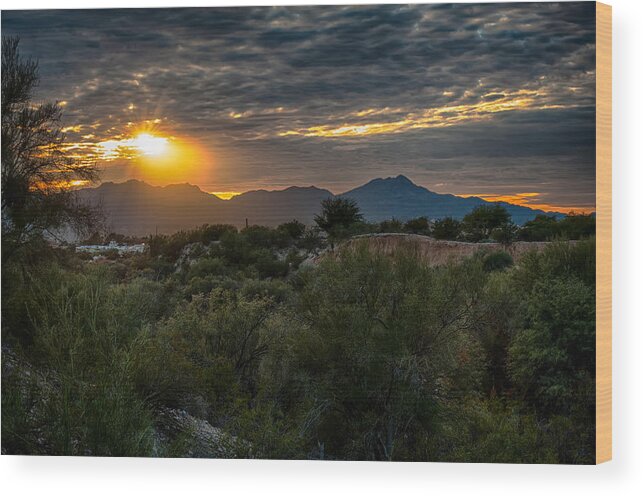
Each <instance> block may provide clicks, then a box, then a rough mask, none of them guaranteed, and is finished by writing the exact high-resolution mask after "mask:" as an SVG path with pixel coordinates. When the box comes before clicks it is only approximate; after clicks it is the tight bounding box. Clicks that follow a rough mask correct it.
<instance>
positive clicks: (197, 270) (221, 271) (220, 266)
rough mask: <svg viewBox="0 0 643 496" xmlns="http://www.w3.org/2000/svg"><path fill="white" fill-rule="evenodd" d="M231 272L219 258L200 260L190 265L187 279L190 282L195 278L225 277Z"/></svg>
mask: <svg viewBox="0 0 643 496" xmlns="http://www.w3.org/2000/svg"><path fill="white" fill-rule="evenodd" d="M230 272H231V271H230V268H229V266H228V265H227V264H226V262H225V260H223V259H221V258H218V257H207V258H199V259H197V260H196V262H195V263H194V264H192V265H190V268H189V269H188V272H187V276H186V277H187V280H188V281H189V280H191V279H192V278H194V277H207V276H225V275H228V274H229V273H230Z"/></svg>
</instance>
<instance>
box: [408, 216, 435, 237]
mask: <svg viewBox="0 0 643 496" xmlns="http://www.w3.org/2000/svg"><path fill="white" fill-rule="evenodd" d="M404 231H405V232H408V233H413V234H424V235H428V234H429V233H430V231H431V229H430V225H429V219H427V218H426V217H417V218H415V219H410V220H408V221H406V222H405V223H404Z"/></svg>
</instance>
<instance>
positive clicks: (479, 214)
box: [462, 205, 511, 242]
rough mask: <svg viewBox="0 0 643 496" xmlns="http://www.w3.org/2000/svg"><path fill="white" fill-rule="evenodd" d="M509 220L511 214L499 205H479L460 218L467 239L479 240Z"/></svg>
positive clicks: (487, 237)
mask: <svg viewBox="0 0 643 496" xmlns="http://www.w3.org/2000/svg"><path fill="white" fill-rule="evenodd" d="M510 222H511V215H509V212H507V209H506V208H505V207H503V206H501V205H493V206H492V205H481V206H479V207H476V208H474V209H473V210H472V211H471V212H470V213H468V214H467V215H465V216H464V218H463V219H462V230H463V231H464V235H465V237H466V238H467V240H468V241H473V242H479V241H482V240H485V239H489V238H490V237H491V233H492V232H493V231H494V230H495V229H502V228H503V227H505V226H506V225H508V224H509V223H510Z"/></svg>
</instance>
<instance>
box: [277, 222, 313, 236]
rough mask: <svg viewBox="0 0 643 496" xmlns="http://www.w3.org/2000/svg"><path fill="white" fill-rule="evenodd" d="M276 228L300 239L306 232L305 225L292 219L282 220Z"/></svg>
mask: <svg viewBox="0 0 643 496" xmlns="http://www.w3.org/2000/svg"><path fill="white" fill-rule="evenodd" d="M277 230H279V231H282V232H284V233H286V234H287V235H288V236H289V237H291V238H292V239H300V238H301V237H302V236H303V235H304V233H305V232H306V225H305V224H303V223H301V222H299V221H298V220H297V219H293V220H291V221H290V222H284V223H283V224H279V226H277Z"/></svg>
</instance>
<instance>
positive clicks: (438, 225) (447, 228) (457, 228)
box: [431, 217, 462, 241]
mask: <svg viewBox="0 0 643 496" xmlns="http://www.w3.org/2000/svg"><path fill="white" fill-rule="evenodd" d="M461 233H462V223H461V222H460V221H459V220H457V219H453V218H451V217H445V218H444V219H438V220H436V221H435V222H433V225H432V226H431V236H433V237H434V238H435V239H445V240H450V241H455V240H457V239H458V238H459V237H460V234H461Z"/></svg>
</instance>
